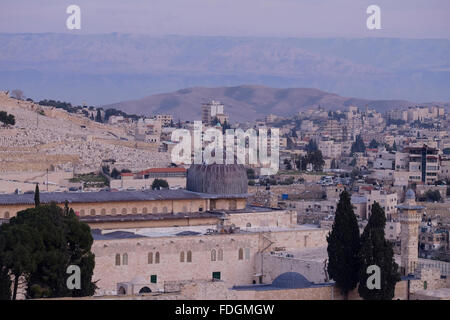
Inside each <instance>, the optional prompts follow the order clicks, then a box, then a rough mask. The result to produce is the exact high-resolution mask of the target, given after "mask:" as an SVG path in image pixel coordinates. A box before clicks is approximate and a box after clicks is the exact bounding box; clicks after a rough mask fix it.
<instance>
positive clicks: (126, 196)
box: [0, 189, 249, 205]
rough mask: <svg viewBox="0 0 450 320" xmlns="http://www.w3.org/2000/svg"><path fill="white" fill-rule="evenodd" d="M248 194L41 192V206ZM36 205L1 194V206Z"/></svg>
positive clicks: (31, 199) (31, 196)
mask: <svg viewBox="0 0 450 320" xmlns="http://www.w3.org/2000/svg"><path fill="white" fill-rule="evenodd" d="M248 196H249V195H248V194H208V193H199V192H192V191H187V190H184V189H178V190H170V189H163V190H146V191H115V192H112V191H98V192H41V193H40V194H39V198H40V202H41V204H46V203H51V202H56V203H64V202H66V201H68V202H69V203H95V202H127V201H155V200H182V199H224V198H230V199H235V198H246V197H248ZM16 204H30V205H33V204H34V194H0V205H16Z"/></svg>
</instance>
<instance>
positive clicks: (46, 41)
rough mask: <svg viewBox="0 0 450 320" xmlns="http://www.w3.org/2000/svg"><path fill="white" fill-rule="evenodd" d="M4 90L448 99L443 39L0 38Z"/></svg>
mask: <svg viewBox="0 0 450 320" xmlns="http://www.w3.org/2000/svg"><path fill="white" fill-rule="evenodd" d="M0 48H1V50H0V90H7V89H15V88H20V89H22V90H23V91H24V93H25V95H26V96H28V97H31V98H33V99H35V100H41V99H48V98H51V99H57V100H63V101H70V102H72V103H74V104H81V103H82V102H86V103H87V104H88V105H95V104H97V105H98V104H102V105H103V104H108V103H114V102H116V101H125V100H130V99H133V98H135V97H144V96H147V95H150V94H155V93H161V92H171V91H175V90H178V89H180V88H190V87H222V86H231V87H233V86H240V85H242V84H257V85H264V86H269V87H277V88H321V89H322V90H324V91H327V92H336V93H338V94H339V95H342V96H347V97H360V98H369V99H407V100H409V101H434V100H436V101H450V90H448V88H449V87H450V68H449V66H450V40H449V39H428V40H420V39H387V38H365V39H344V38H330V39H308V38H303V39H295V38H263V37H261V38H260V37H223V36H214V37H213V36H209V37H207V36H203V37H201V36H161V37H156V36H148V35H135V34H118V33H112V34H56V33H42V34H32V33H27V34H1V33H0Z"/></svg>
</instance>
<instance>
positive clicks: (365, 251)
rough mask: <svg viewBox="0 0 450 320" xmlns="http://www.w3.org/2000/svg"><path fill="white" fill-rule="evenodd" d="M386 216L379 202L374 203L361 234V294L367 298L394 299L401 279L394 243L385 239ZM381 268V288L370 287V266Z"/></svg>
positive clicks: (359, 288) (359, 287) (359, 289)
mask: <svg viewBox="0 0 450 320" xmlns="http://www.w3.org/2000/svg"><path fill="white" fill-rule="evenodd" d="M385 226H386V216H385V213H384V210H383V209H382V208H381V207H380V205H379V204H378V202H374V204H373V205H372V211H371V215H370V217H369V221H368V223H367V225H366V227H365V228H364V231H363V234H362V236H361V249H360V253H359V261H360V271H359V278H360V279H359V286H358V292H359V295H360V296H361V297H362V298H363V299H365V300H392V298H394V294H395V284H396V283H397V282H398V281H400V275H399V273H398V265H397V263H395V260H394V250H393V249H392V244H391V243H390V242H389V241H387V240H386V239H385V234H384V227H385ZM373 265H375V266H377V267H379V268H380V283H379V285H380V288H379V289H377V288H368V286H367V280H368V278H369V277H370V276H371V274H368V273H367V269H368V267H369V266H373Z"/></svg>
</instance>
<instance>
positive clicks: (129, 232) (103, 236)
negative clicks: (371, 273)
mask: <svg viewBox="0 0 450 320" xmlns="http://www.w3.org/2000/svg"><path fill="white" fill-rule="evenodd" d="M312 229H315V230H317V229H318V228H317V227H314V228H311V227H309V226H301V225H300V226H295V227H292V228H282V227H266V228H241V229H240V230H239V231H238V232H236V233H231V234H235V235H238V234H251V233H259V232H282V231H294V230H298V231H306V230H312ZM209 230H216V225H201V226H180V227H162V228H138V229H112V230H99V229H92V236H93V238H94V240H114V239H132V238H161V237H181V236H196V235H198V236H203V235H223V234H226V233H212V234H211V233H209V232H208V231H209ZM325 252H326V248H325Z"/></svg>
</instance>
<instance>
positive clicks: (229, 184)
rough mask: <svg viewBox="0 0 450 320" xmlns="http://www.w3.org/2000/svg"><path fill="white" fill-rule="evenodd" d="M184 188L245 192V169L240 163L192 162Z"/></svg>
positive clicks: (221, 192)
mask: <svg viewBox="0 0 450 320" xmlns="http://www.w3.org/2000/svg"><path fill="white" fill-rule="evenodd" d="M186 189H187V190H189V191H194V192H202V193H210V194H246V193H247V190H248V180H247V170H246V169H245V166H244V165H242V164H208V165H207V164H193V165H191V167H190V168H189V169H188V171H187V185H186Z"/></svg>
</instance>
